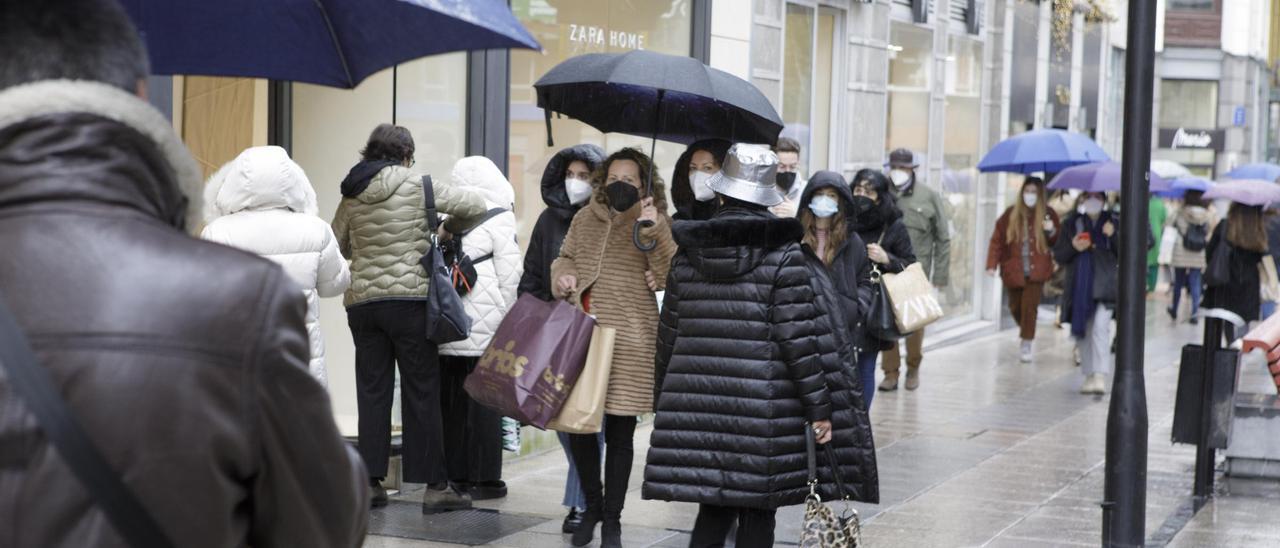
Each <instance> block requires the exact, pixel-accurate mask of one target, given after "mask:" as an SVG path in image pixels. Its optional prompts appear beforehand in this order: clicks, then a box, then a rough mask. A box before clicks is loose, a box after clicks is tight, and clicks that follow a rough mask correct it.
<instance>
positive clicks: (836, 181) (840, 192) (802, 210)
mask: <svg viewBox="0 0 1280 548" xmlns="http://www.w3.org/2000/svg"><path fill="white" fill-rule="evenodd" d="M824 188H830V189H832V190H834V191H835V192H836V196H837V197H838V200H839V202H840V212H841V213H843V214H844V216H845V226H846V228H847V230H848V233H847V235H846V236H845V241H844V244H843V245H841V246H840V249H837V250H836V254H835V256H834V257H833V258H832V259H831V264H829V265H827V264H823V263H822V261H821V259H820V258H819V257H817V256H813V257H812V258H813V259H814V260H816V261H817V263H816V264H815V266H819V267H822V268H823V269H824V270H826V271H827V272H828V273H829V278H830V280H831V284H832V286H833V288H834V289H835V292H836V296H837V297H838V298H839V303H840V304H839V310H840V311H841V312H843V313H844V316H843V320H844V322H843V323H844V325H845V327H846V329H847V333H848V341H849V343H850V344H852V345H853V346H854V347H855V348H857V349H858V350H862V349H863V346H865V345H866V341H865V340H864V337H865V333H864V331H865V330H864V328H863V323H864V320H865V316H866V309H867V305H868V303H870V302H871V290H872V287H873V284H872V283H871V259H868V258H867V244H866V243H864V242H863V241H862V238H861V237H860V236H858V233H857V231H855V230H854V227H855V224H854V216H853V193H852V192H850V191H849V185H847V184H845V181H844V178H843V177H841V176H840V175H839V174H838V173H835V172H831V171H819V172H817V173H814V174H813V177H811V178H810V179H809V184H808V186H806V187H805V189H804V193H803V194H801V195H800V202H799V206H798V207H797V211H798V214H797V216H798V217H800V218H803V217H805V216H807V215H812V214H810V213H806V212H808V211H809V202H810V201H812V200H813V196H814V194H816V193H817V192H818V191H819V190H822V189H824ZM876 344H877V345H878V344H879V343H876ZM877 348H878V346H877ZM867 350H874V349H872V348H867Z"/></svg>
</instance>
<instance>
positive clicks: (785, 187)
mask: <svg viewBox="0 0 1280 548" xmlns="http://www.w3.org/2000/svg"><path fill="white" fill-rule="evenodd" d="M775 184H777V185H778V188H780V189H782V192H784V193H786V192H791V187H793V186H795V185H796V172H794V171H792V172H790V173H779V174H778V178H777V180H776V181H775Z"/></svg>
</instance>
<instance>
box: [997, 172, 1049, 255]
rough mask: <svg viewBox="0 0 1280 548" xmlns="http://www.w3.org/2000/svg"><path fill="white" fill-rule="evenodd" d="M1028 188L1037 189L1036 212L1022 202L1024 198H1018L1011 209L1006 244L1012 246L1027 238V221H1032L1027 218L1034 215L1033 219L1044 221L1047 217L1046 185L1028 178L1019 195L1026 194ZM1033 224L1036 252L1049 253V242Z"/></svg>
mask: <svg viewBox="0 0 1280 548" xmlns="http://www.w3.org/2000/svg"><path fill="white" fill-rule="evenodd" d="M1028 186H1030V187H1032V188H1035V189H1036V207H1035V210H1034V211H1032V210H1031V209H1030V208H1028V207H1027V203H1026V202H1025V201H1023V200H1022V196H1021V195H1019V196H1018V200H1017V202H1015V203H1014V204H1013V207H1011V208H1009V228H1008V229H1007V231H1006V232H1005V242H1008V243H1011V244H1012V243H1016V242H1021V241H1023V240H1025V239H1026V238H1027V221H1028V220H1030V219H1028V218H1027V216H1028V215H1034V217H1031V219H1035V220H1039V219H1043V218H1044V216H1045V197H1044V185H1043V184H1041V182H1040V179H1039V178H1036V177H1028V178H1027V180H1026V182H1024V183H1022V188H1021V189H1020V190H1019V194H1025V193H1026V192H1027V187H1028ZM1031 224H1032V227H1031V228H1032V232H1035V242H1036V250H1037V251H1041V252H1045V251H1048V250H1049V242H1048V240H1046V239H1045V237H1044V231H1043V230H1039V229H1037V227H1036V225H1035V223H1034V222H1033V223H1031Z"/></svg>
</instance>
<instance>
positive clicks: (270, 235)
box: [201, 146, 351, 385]
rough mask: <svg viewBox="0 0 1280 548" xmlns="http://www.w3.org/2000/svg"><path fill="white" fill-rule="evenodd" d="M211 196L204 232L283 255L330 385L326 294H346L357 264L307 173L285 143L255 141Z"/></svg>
mask: <svg viewBox="0 0 1280 548" xmlns="http://www.w3.org/2000/svg"><path fill="white" fill-rule="evenodd" d="M204 197H205V200H204V221H205V228H204V232H203V233H202V234H201V236H202V237H203V238H204V239H206V240H210V241H214V242H218V243H221V244H224V245H229V246H231V247H236V248H240V249H243V250H245V251H248V252H250V253H256V254H258V255H262V256H263V257H266V258H268V259H271V260H273V261H275V262H277V263H279V264H280V266H282V267H284V271H285V272H286V273H287V274H288V275H289V277H290V278H291V279H293V281H294V283H297V284H298V285H299V286H300V287H301V288H302V291H303V293H304V294H306V296H307V333H308V335H310V336H311V363H310V367H311V374H312V376H314V377H315V378H316V380H318V381H320V383H321V384H325V385H328V381H327V376H326V374H325V368H324V340H323V338H322V336H321V334H320V311H319V297H337V296H340V295H342V292H343V291H346V289H347V286H348V285H350V283H351V272H350V270H349V269H348V266H347V261H346V259H344V258H343V257H342V254H341V253H340V252H339V251H338V241H337V238H335V237H334V236H333V230H332V229H330V228H329V223H326V222H325V221H324V220H322V219H320V217H318V216H317V214H318V212H319V208H318V207H317V206H316V192H315V189H313V188H312V187H311V183H310V182H309V181H308V180H307V176H306V174H305V173H303V171H302V168H301V167H300V166H298V164H296V163H294V161H293V160H291V159H289V155H288V153H286V152H285V151H284V149H282V148H280V147H274V146H270V147H253V148H250V149H247V150H245V151H244V152H241V153H240V155H239V156H237V157H236V159H234V160H232V161H231V162H228V163H227V165H225V166H223V167H222V169H219V170H218V172H217V173H214V174H213V176H212V177H210V178H209V182H208V183H207V184H206V185H205V192H204Z"/></svg>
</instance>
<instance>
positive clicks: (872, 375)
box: [858, 350, 880, 411]
mask: <svg viewBox="0 0 1280 548" xmlns="http://www.w3.org/2000/svg"><path fill="white" fill-rule="evenodd" d="M878 357H880V352H877V351H875V350H867V351H865V352H858V379H860V380H861V381H862V406H863V407H865V408H866V410H868V411H870V410H871V398H872V396H875V395H876V358H878Z"/></svg>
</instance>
